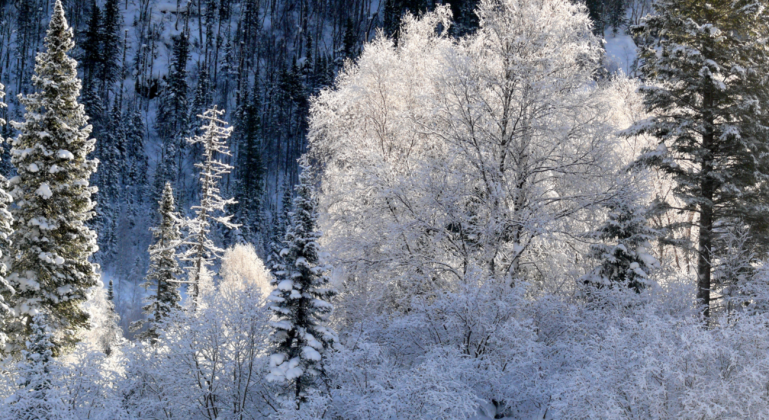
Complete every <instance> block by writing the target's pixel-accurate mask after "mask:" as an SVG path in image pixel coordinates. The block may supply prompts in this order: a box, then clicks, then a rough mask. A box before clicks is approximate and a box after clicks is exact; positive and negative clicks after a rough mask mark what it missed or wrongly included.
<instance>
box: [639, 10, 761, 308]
mask: <svg viewBox="0 0 769 420" xmlns="http://www.w3.org/2000/svg"><path fill="white" fill-rule="evenodd" d="M655 9H656V13H654V14H652V15H650V16H648V17H647V18H646V19H645V20H644V21H643V23H642V24H641V25H640V26H638V27H635V28H634V29H633V32H634V35H635V36H636V37H637V39H641V40H645V41H646V45H644V46H643V48H642V50H641V54H640V63H641V64H640V68H639V70H640V72H641V74H642V75H643V77H644V78H645V79H646V80H647V82H648V84H647V85H646V86H644V87H642V88H641V92H642V93H643V95H644V103H645V106H646V109H647V110H648V112H649V113H650V114H651V115H652V116H651V117H650V118H649V119H648V120H646V121H642V122H640V123H638V124H636V125H635V126H634V127H631V129H629V130H628V131H627V134H628V135H638V134H644V133H647V134H650V135H652V136H654V137H656V138H657V141H658V142H659V145H658V147H657V148H656V149H654V150H650V151H648V152H647V153H645V154H644V155H642V156H641V157H640V158H639V163H642V164H645V165H649V166H651V167H654V168H656V169H659V170H661V171H662V172H663V173H667V174H669V175H671V176H672V178H673V180H674V181H675V182H676V187H675V189H674V193H675V194H676V196H677V197H678V198H680V199H681V201H682V202H683V203H684V204H683V206H682V207H681V208H678V209H677V210H685V211H694V212H696V214H697V215H698V218H697V220H695V223H694V226H695V227H697V228H698V230H699V234H698V237H699V239H698V242H697V244H696V251H697V253H698V261H697V277H698V292H697V299H698V300H699V303H700V304H702V305H704V307H705V309H704V314H705V316H708V315H709V305H710V296H711V286H712V285H711V275H712V267H713V261H714V260H717V259H718V254H719V252H720V251H719V249H717V248H716V247H715V246H714V245H715V244H716V243H718V237H719V236H720V235H721V234H722V233H723V232H725V231H727V230H728V229H727V228H728V227H729V226H737V227H740V226H745V227H747V228H748V229H749V230H750V233H751V235H752V237H753V239H754V245H755V246H757V247H758V246H760V247H763V248H765V247H766V246H767V244H769V223H767V220H769V207H767V206H766V205H765V203H766V202H767V201H769V189H767V186H766V181H767V179H768V176H769V143H768V142H767V141H766V139H767V138H768V137H769V128H768V127H769V109H768V108H767V107H766V106H765V104H766V103H769V83H768V82H769V80H768V79H767V73H766V67H767V64H769V60H768V58H769V57H768V55H767V52H768V51H767V50H768V48H769V46H768V45H767V44H766V43H765V42H764V38H765V36H766V34H767V33H769V25H768V23H769V9H767V8H765V7H764V6H763V5H762V4H761V3H755V2H752V1H748V0H738V1H732V0H716V1H710V2H700V1H696V0H683V1H682V0H660V1H658V2H656V3H655ZM671 227H681V226H678V225H676V226H671ZM716 227H718V229H716Z"/></svg>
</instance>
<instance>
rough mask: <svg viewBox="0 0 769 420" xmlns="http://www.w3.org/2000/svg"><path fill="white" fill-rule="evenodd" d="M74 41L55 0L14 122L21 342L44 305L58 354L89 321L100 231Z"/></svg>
mask: <svg viewBox="0 0 769 420" xmlns="http://www.w3.org/2000/svg"><path fill="white" fill-rule="evenodd" d="M73 47H74V42H73V40H72V30H71V29H70V28H69V26H68V24H67V20H66V18H65V17H64V9H63V7H62V5H61V1H60V0H57V1H56V3H55V5H54V11H53V17H52V18H51V22H50V24H49V27H48V34H47V36H46V38H45V51H43V52H41V53H39V54H38V56H37V65H36V66H35V76H34V78H33V86H34V88H35V89H36V92H35V93H32V94H30V95H27V96H25V97H22V98H21V103H22V104H23V105H24V106H25V107H26V113H25V115H24V117H25V122H23V123H14V126H15V128H16V129H17V130H19V136H18V137H17V138H16V139H15V140H14V141H13V149H12V156H13V157H12V163H13V165H14V166H15V167H16V170H17V172H18V176H17V177H15V178H14V179H13V180H12V187H13V191H12V192H11V195H12V196H13V198H14V201H15V202H16V206H15V207H14V209H13V215H14V232H13V235H12V240H13V244H14V246H13V253H14V254H15V255H16V258H15V259H14V260H13V263H12V266H11V274H10V275H9V276H8V280H9V281H10V282H11V285H12V286H13V287H14V288H15V289H16V291H17V295H16V297H15V298H14V309H15V311H16V314H17V315H18V316H19V317H20V320H19V321H21V323H22V325H19V326H18V328H17V329H16V332H17V333H20V334H21V336H22V337H20V338H19V339H18V340H17V344H18V343H23V337H24V336H26V335H28V334H29V333H30V332H31V330H30V322H31V316H32V315H34V314H35V313H38V312H40V311H43V312H46V313H48V314H49V316H50V322H49V326H50V327H51V328H53V329H54V330H55V331H57V333H58V334H57V335H56V342H55V344H56V348H55V351H54V354H56V353H58V351H59V349H60V348H61V346H63V345H68V344H72V343H73V342H74V341H75V340H76V339H75V336H74V334H73V332H74V331H75V330H77V329H80V328H87V326H88V314H87V313H86V312H85V311H84V310H83V309H82V308H81V303H82V302H84V301H85V299H86V292H87V290H88V288H90V287H93V286H94V285H96V280H97V274H96V267H95V266H94V265H93V264H92V263H91V262H89V261H88V259H89V257H90V256H91V255H92V254H93V253H94V251H95V250H96V234H95V233H94V232H93V231H92V230H91V229H89V228H88V227H87V226H86V224H85V223H86V222H87V221H88V220H89V219H90V218H91V217H92V214H93V208H94V203H93V202H92V201H91V195H92V194H93V193H94V188H93V187H90V186H89V182H88V180H89V178H90V177H91V174H93V173H94V172H95V171H96V164H97V162H96V161H94V160H90V159H88V157H87V155H88V154H89V153H90V152H92V151H93V148H94V140H93V139H89V134H90V130H91V129H90V126H87V125H86V123H87V121H88V119H87V117H86V115H85V112H84V109H83V106H82V105H80V104H78V102H77V96H78V94H79V93H80V80H78V78H77V70H76V62H75V60H73V59H72V58H70V57H69V56H68V54H67V53H68V52H69V51H70V50H72V48H73Z"/></svg>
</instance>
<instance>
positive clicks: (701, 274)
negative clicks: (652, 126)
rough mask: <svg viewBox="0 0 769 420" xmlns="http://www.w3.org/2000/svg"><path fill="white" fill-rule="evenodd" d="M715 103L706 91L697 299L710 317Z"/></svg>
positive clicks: (706, 316)
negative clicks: (712, 111) (713, 107)
mask: <svg viewBox="0 0 769 420" xmlns="http://www.w3.org/2000/svg"><path fill="white" fill-rule="evenodd" d="M712 104H713V93H712V92H711V91H710V89H708V88H706V90H705V92H704V95H703V108H704V110H705V112H704V116H703V122H704V123H705V124H704V125H705V134H704V135H703V136H702V148H703V150H704V151H705V155H704V156H703V157H702V166H701V168H700V169H701V170H700V188H701V194H702V195H701V199H702V202H701V203H700V226H699V234H700V237H699V243H698V256H697V300H698V302H699V303H700V304H701V305H704V307H705V309H704V311H703V315H704V316H705V318H706V319H707V318H709V317H710V280H711V269H712V266H711V250H712V246H713V196H714V193H715V181H714V180H713V179H712V178H711V176H710V173H711V172H712V171H713V149H714V148H715V144H714V143H715V136H714V134H713V115H712V114H711V113H710V109H711V107H712Z"/></svg>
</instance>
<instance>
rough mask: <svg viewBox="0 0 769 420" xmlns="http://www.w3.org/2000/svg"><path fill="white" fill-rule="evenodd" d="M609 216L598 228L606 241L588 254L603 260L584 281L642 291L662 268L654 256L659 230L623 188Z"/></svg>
mask: <svg viewBox="0 0 769 420" xmlns="http://www.w3.org/2000/svg"><path fill="white" fill-rule="evenodd" d="M606 207H607V210H608V213H609V214H608V216H607V220H606V222H605V223H604V224H603V225H602V226H601V227H600V228H599V229H598V231H597V236H598V238H597V239H599V240H602V241H604V243H598V244H593V245H591V246H590V254H589V256H590V257H592V258H594V259H596V260H597V261H599V262H600V265H599V266H598V267H596V268H595V269H594V270H593V271H592V272H591V273H590V274H588V275H586V276H585V277H583V281H584V282H585V283H586V284H589V285H591V286H594V287H612V286H614V285H623V286H627V287H630V288H632V289H634V290H635V291H636V292H640V291H641V289H643V288H644V287H646V286H647V285H648V282H649V274H650V273H651V271H652V270H654V269H655V268H658V267H659V262H658V261H657V259H656V258H654V257H653V256H652V255H651V243H652V242H653V241H654V240H655V239H657V237H658V233H657V232H656V231H655V230H654V229H652V228H650V227H649V225H648V221H647V218H646V215H645V212H644V209H643V208H640V207H639V205H638V204H637V203H636V202H634V201H633V200H632V195H630V194H629V193H628V192H627V191H623V192H622V193H621V194H620V195H618V196H617V197H615V198H613V199H612V200H610V201H609V202H608V203H607V204H606Z"/></svg>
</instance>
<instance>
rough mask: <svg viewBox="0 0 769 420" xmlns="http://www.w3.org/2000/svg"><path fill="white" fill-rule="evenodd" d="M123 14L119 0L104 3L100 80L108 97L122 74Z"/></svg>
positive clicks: (105, 95)
mask: <svg viewBox="0 0 769 420" xmlns="http://www.w3.org/2000/svg"><path fill="white" fill-rule="evenodd" d="M122 23H123V15H122V14H121V13H120V7H119V3H118V0H107V2H106V3H105V4H104V20H103V24H102V27H101V31H100V32H101V33H100V37H101V43H100V45H101V50H102V52H101V60H102V62H101V66H100V70H101V74H100V77H99V80H100V81H101V82H102V83H103V88H102V93H103V94H104V98H105V99H107V98H108V96H107V93H108V91H109V88H110V86H111V85H112V84H114V83H115V82H117V80H118V77H119V76H120V53H121V42H120V28H121V26H122Z"/></svg>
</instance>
